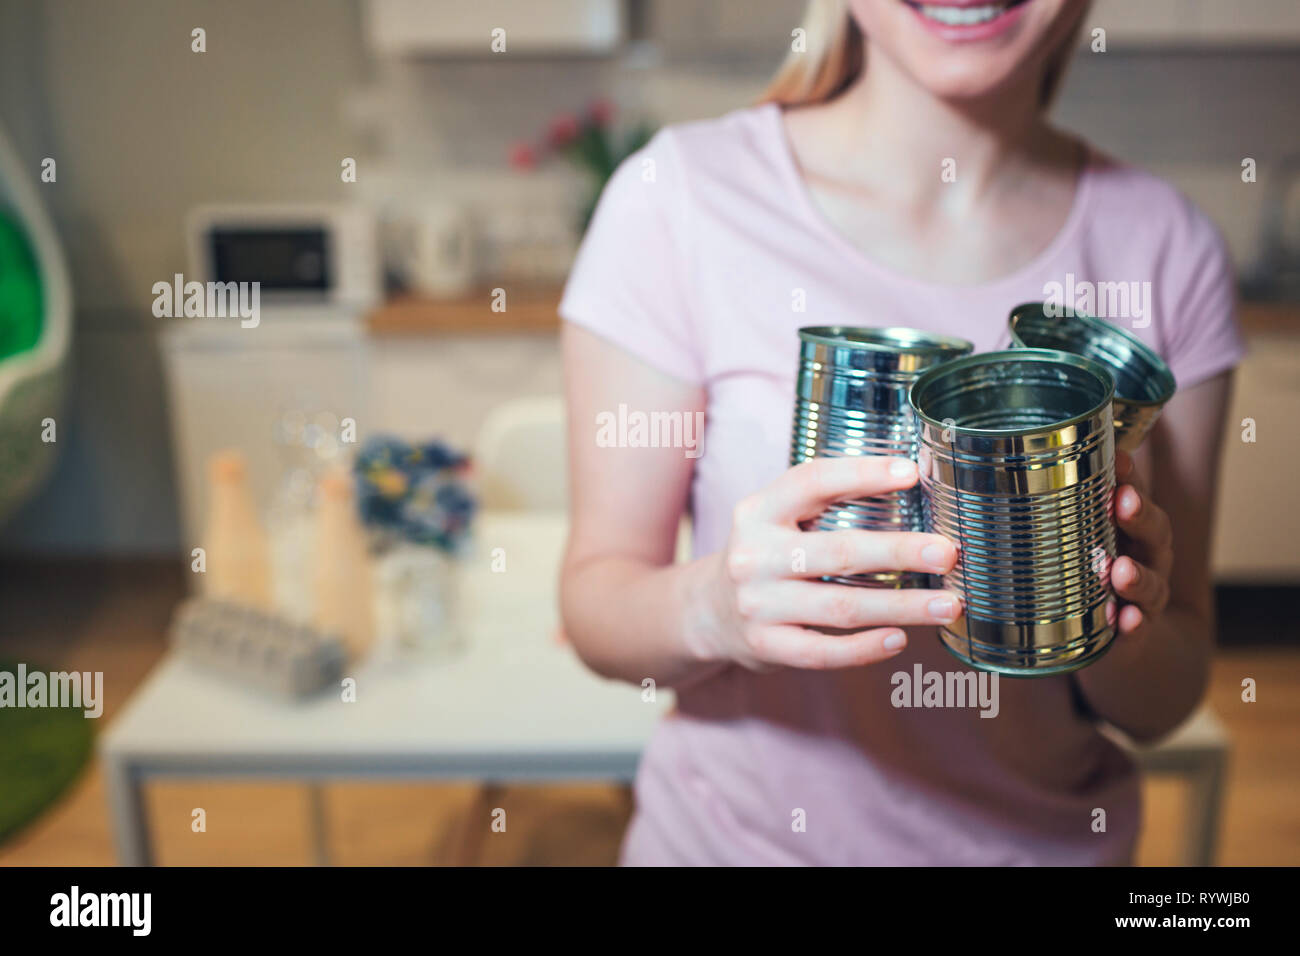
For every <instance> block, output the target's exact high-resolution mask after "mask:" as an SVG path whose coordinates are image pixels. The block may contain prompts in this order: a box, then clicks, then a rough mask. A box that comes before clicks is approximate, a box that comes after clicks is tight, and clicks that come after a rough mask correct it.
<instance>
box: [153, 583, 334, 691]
mask: <svg viewBox="0 0 1300 956" xmlns="http://www.w3.org/2000/svg"><path fill="white" fill-rule="evenodd" d="M171 641H172V646H173V647H175V648H176V650H177V651H178V652H179V653H180V654H181V655H182V656H183V657H185V658H186V659H188V660H190V661H192V662H194V663H195V664H197V665H199V666H200V667H202V668H203V669H204V670H208V671H211V672H214V673H219V674H223V675H225V676H227V677H231V678H236V679H239V680H240V681H242V682H243V683H245V684H247V685H250V686H254V687H258V688H260V689H262V690H265V691H269V692H271V693H273V694H275V695H276V696H279V697H285V698H290V699H297V698H302V697H306V696H308V695H310V694H313V693H315V692H316V691H318V690H320V689H321V688H323V687H326V686H330V685H332V686H334V687H338V686H339V683H340V681H341V680H342V679H343V667H344V664H345V663H346V661H347V654H346V652H345V650H344V646H343V641H342V640H341V639H339V638H338V637H335V636H332V635H327V634H322V633H321V632H320V631H317V630H315V629H313V628H310V627H306V626H303V625H300V624H294V623H293V622H291V621H287V620H285V619H284V618H280V617H276V616H275V615H272V614H267V613H265V612H262V611H258V610H255V609H253V608H249V607H244V606H242V605H238V604H232V603H230V602H229V601H218V600H214V599H211V598H191V599H190V600H188V601H186V602H184V603H183V604H182V605H181V606H180V607H179V608H178V609H177V611H176V615H175V617H174V618H173V620H172V628H171Z"/></svg>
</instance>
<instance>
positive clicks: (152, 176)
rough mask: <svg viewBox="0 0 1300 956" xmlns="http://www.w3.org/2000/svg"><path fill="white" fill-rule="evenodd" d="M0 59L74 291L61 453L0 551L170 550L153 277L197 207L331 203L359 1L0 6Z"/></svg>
mask: <svg viewBox="0 0 1300 956" xmlns="http://www.w3.org/2000/svg"><path fill="white" fill-rule="evenodd" d="M195 27H203V28H204V29H205V30H206V31H207V52H206V53H203V54H196V53H192V52H191V50H190V42H191V41H190V31H191V30H192V29H193V28H195ZM0 70H3V73H2V74H0V76H3V80H4V83H3V88H2V89H0V122H3V123H4V125H5V127H6V128H7V129H8V130H9V131H10V132H11V135H12V136H13V137H14V138H15V140H16V145H17V147H18V149H19V151H20V152H21V153H22V155H24V156H25V157H27V158H28V159H29V161H30V163H31V168H32V170H33V176H34V177H35V176H36V175H37V172H38V171H39V168H40V161H41V158H42V157H45V156H50V157H53V158H55V160H56V162H57V164H58V180H57V182H55V183H50V184H45V185H42V187H41V189H42V195H43V196H44V198H45V201H46V203H47V206H48V208H49V210H50V212H51V214H52V215H53V217H54V220H55V225H56V227H57V229H58V232H59V235H60V238H61V239H62V241H63V244H64V248H65V250H66V252H67V255H68V257H69V260H70V266H71V271H72V277H73V283H74V290H75V291H74V296H75V303H76V320H75V321H76V326H75V332H74V340H73V353H72V358H71V367H72V372H71V376H70V381H71V383H72V394H71V403H70V407H69V408H68V410H67V412H66V414H65V416H64V417H65V421H63V422H61V423H60V426H59V433H58V434H59V445H60V446H61V447H60V458H59V462H58V465H57V466H56V471H55V474H54V476H53V478H52V480H51V481H50V483H49V485H48V487H46V488H45V489H44V490H43V492H42V493H40V494H39V495H38V496H37V497H36V498H35V499H33V500H32V501H30V502H29V503H28V504H27V505H26V506H25V507H24V508H23V509H22V510H21V511H20V513H19V514H18V515H17V516H16V517H15V518H14V520H13V521H11V522H10V523H9V524H8V525H6V526H5V527H4V528H3V530H2V531H0V549H3V550H4V551H7V552H10V553H20V554H21V553H31V552H34V551H40V552H47V551H48V552H73V553H131V552H167V551H171V550H174V549H175V548H176V546H177V544H178V528H177V521H176V490H175V484H174V481H173V478H172V461H171V447H170V443H169V441H168V425H167V418H166V407H165V404H164V402H165V399H164V394H163V385H162V375H161V369H160V364H159V357H158V349H157V345H156V342H155V331H156V327H157V323H158V320H157V319H155V318H154V317H153V316H152V314H151V312H150V304H151V302H152V299H153V296H152V293H151V292H150V287H151V286H152V285H153V283H154V282H157V281H159V280H163V279H169V278H170V277H171V275H172V274H173V273H175V272H181V271H184V268H185V249H184V242H183V240H184V232H183V221H184V216H185V212H186V210H187V209H188V208H189V207H190V206H192V205H194V204H196V203H199V202H205V201H209V200H214V199H223V200H293V199H326V200H328V199H335V198H338V197H339V193H340V190H341V184H340V180H339V173H338V171H339V158H340V157H342V156H346V155H351V154H352V153H353V152H354V151H355V150H356V149H357V148H358V145H357V143H356V142H355V141H354V140H353V139H352V137H351V134H350V132H349V129H348V127H347V126H346V125H345V124H343V123H342V122H341V121H340V120H341V112H340V111H341V104H342V102H343V99H344V96H345V93H346V92H347V91H348V90H350V89H354V88H355V87H356V86H357V84H358V83H360V82H361V81H362V79H363V78H364V75H365V70H366V61H365V57H364V52H363V49H362V44H361V40H360V31H359V12H358V8H357V4H356V3H355V2H353V0H310V2H306V0H292V2H268V3H263V2H257V0H184V2H174V0H130V2H127V3H120V2H84V0H41V2H39V3H38V2H36V0H9V2H3V3H0Z"/></svg>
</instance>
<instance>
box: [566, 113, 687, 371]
mask: <svg viewBox="0 0 1300 956" xmlns="http://www.w3.org/2000/svg"><path fill="white" fill-rule="evenodd" d="M684 189H685V177H684V175H683V174H682V170H681V164H680V161H679V157H678V155H677V150H676V148H675V144H674V143H673V139H672V131H671V130H663V131H660V132H659V133H658V134H657V135H656V136H655V137H654V138H653V139H652V140H651V141H650V142H649V143H648V144H647V145H646V146H645V147H644V148H643V149H641V150H639V151H638V152H636V153H634V154H632V155H631V156H629V157H628V158H627V159H626V160H624V161H623V163H622V164H621V165H620V166H619V167H618V169H617V170H616V171H615V172H614V175H613V176H612V177H610V180H609V182H608V183H607V184H606V185H605V189H604V192H603V193H602V194H601V197H600V202H599V203H598V204H597V206H596V212H595V215H594V216H593V217H592V220H591V224H590V225H589V226H588V228H587V234H586V236H585V237H584V238H583V240H582V245H581V247H580V248H579V250H578V256H577V259H576V261H575V262H574V265H573V269H572V271H571V272H570V273H569V280H568V282H567V283H566V285H565V288H564V296H563V298H562V299H561V301H560V316H561V318H563V319H564V320H565V321H566V322H571V323H573V324H574V325H580V326H582V327H583V328H586V329H589V330H590V331H592V332H594V333H596V334H597V335H599V336H601V337H602V338H605V339H608V340H609V341H611V342H613V343H614V344H615V345H617V346H619V347H620V348H622V349H624V350H626V351H627V352H629V353H631V354H632V355H634V356H636V357H637V358H639V359H641V360H642V361H644V362H646V363H648V364H649V365H652V366H654V367H655V368H657V369H658V370H660V371H661V372H664V373H665V374H667V375H670V376H672V377H673V378H676V379H679V380H682V381H686V382H690V383H692V384H700V383H701V382H702V381H703V378H704V376H703V372H702V368H703V361H702V359H701V356H700V354H699V352H700V339H699V337H698V336H696V335H695V334H694V333H693V330H692V321H691V315H690V310H689V307H688V302H689V300H690V295H689V290H688V288H687V277H688V271H689V270H688V268H687V264H688V262H689V259H688V256H689V252H688V249H687V242H686V239H687V229H686V228H685V223H684V216H685V212H686V208H687V203H686V197H685V196H684V195H683V190H684Z"/></svg>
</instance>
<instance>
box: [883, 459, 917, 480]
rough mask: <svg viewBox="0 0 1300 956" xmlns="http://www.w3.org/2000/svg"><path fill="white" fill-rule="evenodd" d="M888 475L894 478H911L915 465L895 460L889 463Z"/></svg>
mask: <svg viewBox="0 0 1300 956" xmlns="http://www.w3.org/2000/svg"><path fill="white" fill-rule="evenodd" d="M889 473H890V474H891V475H893V476H894V477H895V478H911V477H912V476H913V475H915V474H916V463H915V462H911V461H905V460H904V459H902V458H895V459H894V460H893V461H891V462H890V463H889Z"/></svg>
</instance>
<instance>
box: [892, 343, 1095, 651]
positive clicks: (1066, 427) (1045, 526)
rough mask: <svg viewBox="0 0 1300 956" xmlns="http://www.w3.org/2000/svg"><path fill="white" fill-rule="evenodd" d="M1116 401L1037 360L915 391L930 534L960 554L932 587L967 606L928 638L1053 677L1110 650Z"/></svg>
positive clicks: (988, 357) (967, 368) (961, 374)
mask: <svg viewBox="0 0 1300 956" xmlns="http://www.w3.org/2000/svg"><path fill="white" fill-rule="evenodd" d="M1113 398H1114V384H1113V382H1112V379H1111V376H1110V373H1109V372H1108V371H1107V370H1106V369H1105V368H1103V367H1102V366H1100V365H1098V364H1097V363H1096V362H1093V361H1091V360H1090V359H1087V358H1084V357H1082V356H1078V355H1072V354H1069V353H1066V352H1060V351H1052V350H1048V349H1012V350H1008V351H1004V352H988V353H985V354H982V355H973V356H970V357H968V358H963V359H958V360H957V361H955V362H951V363H949V364H947V365H944V366H942V367H941V368H936V369H933V370H931V371H930V372H927V373H926V374H924V375H922V376H921V377H920V378H919V379H918V380H917V381H916V384H914V385H913V386H912V391H911V401H912V404H913V406H914V408H915V409H916V415H917V418H918V420H919V422H920V429H921V451H920V468H921V487H922V489H923V491H924V494H925V508H926V519H927V527H928V529H929V530H931V531H933V532H935V533H937V534H942V535H944V536H945V537H947V538H949V539H951V540H952V541H954V542H956V543H957V545H958V548H959V555H960V556H959V558H958V562H957V566H956V568H954V569H953V571H952V573H950V574H948V575H945V576H944V578H943V583H944V585H945V586H946V587H948V588H950V589H952V590H954V591H956V592H957V593H959V594H961V595H962V597H963V598H964V600H965V603H966V607H965V612H964V614H963V615H962V617H960V618H958V620H956V621H954V622H953V623H952V624H949V625H947V626H945V627H941V628H940V629H939V638H940V640H941V641H942V642H943V645H944V646H945V647H946V648H948V650H949V651H951V652H952V653H953V654H954V655H956V656H957V657H958V658H960V659H961V660H963V661H965V662H966V663H968V664H970V665H972V666H974V667H978V668H981V669H983V670H988V671H996V672H999V673H1002V674H1009V675H1014V676H1038V675H1047V674H1059V673H1063V672H1065V671H1071V670H1075V669H1076V668H1079V667H1083V666H1084V665H1086V664H1089V663H1091V662H1092V661H1094V660H1096V659H1097V658H1098V657H1099V656H1101V654H1103V653H1104V652H1105V651H1106V649H1107V648H1108V647H1109V646H1110V643H1111V641H1112V640H1113V639H1114V636H1115V630H1114V626H1113V624H1112V622H1111V617H1112V614H1113V609H1112V608H1109V607H1108V605H1109V604H1110V603H1111V601H1112V591H1111V586H1110V568H1111V564H1112V563H1113V561H1114V559H1115V524H1114V495H1115V444H1114V428H1113V425H1112V415H1113V410H1112V402H1113Z"/></svg>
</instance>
